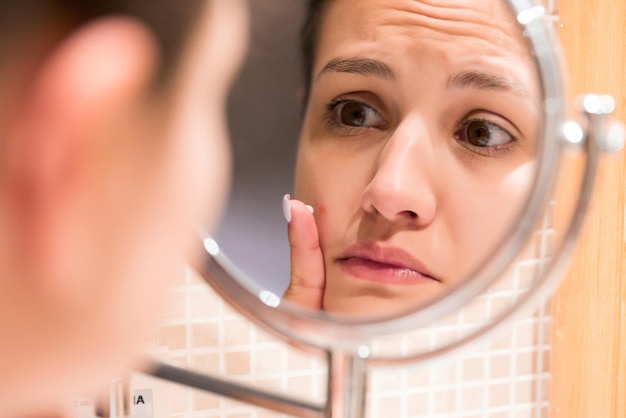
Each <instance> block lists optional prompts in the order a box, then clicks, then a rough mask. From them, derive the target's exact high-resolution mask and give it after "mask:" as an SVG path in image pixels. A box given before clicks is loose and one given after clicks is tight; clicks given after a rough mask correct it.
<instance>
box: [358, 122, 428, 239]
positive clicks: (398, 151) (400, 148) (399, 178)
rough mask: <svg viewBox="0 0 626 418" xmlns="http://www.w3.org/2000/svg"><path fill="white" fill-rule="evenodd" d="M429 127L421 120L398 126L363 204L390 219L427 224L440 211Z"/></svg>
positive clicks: (383, 151) (414, 224) (382, 156)
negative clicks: (428, 132)
mask: <svg viewBox="0 0 626 418" xmlns="http://www.w3.org/2000/svg"><path fill="white" fill-rule="evenodd" d="M428 138H429V135H428V134H427V130H426V129H424V127H423V126H421V125H420V124H419V123H412V124H410V123H406V124H404V125H399V126H398V128H397V129H396V131H395V132H394V133H393V135H392V137H391V138H390V139H389V141H388V142H387V144H386V145H385V147H384V148H383V150H382V152H381V155H380V157H379V159H378V164H377V167H376V169H375V172H374V176H373V178H372V180H371V181H370V183H369V184H368V185H367V187H366V188H365V190H364V191H363V196H362V200H361V207H362V208H363V210H365V211H366V212H367V213H374V214H379V215H380V216H382V217H384V218H386V219H387V220H389V221H393V222H401V223H404V224H406V225H407V226H410V227H424V226H427V225H428V224H430V223H431V222H432V220H433V219H434V217H435V213H436V211H437V199H436V195H435V190H434V183H433V180H435V175H434V172H433V170H434V169H435V167H436V165H435V164H434V163H435V157H434V150H433V147H432V145H431V143H430V141H429V139H428Z"/></svg>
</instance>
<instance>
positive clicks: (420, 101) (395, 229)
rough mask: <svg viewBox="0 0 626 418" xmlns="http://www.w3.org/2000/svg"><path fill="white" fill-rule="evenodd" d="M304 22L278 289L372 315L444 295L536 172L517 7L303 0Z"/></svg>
mask: <svg viewBox="0 0 626 418" xmlns="http://www.w3.org/2000/svg"><path fill="white" fill-rule="evenodd" d="M302 33H303V37H302V45H301V51H300V52H301V54H302V58H303V63H304V64H303V67H304V81H303V83H302V85H303V86H305V88H304V95H303V102H302V109H303V118H302V124H301V127H300V135H299V141H298V142H297V143H298V150H297V158H296V164H295V170H294V171H295V180H294V188H293V193H291V194H290V195H287V196H285V198H284V200H283V212H284V215H285V218H286V219H287V220H288V241H289V247H290V270H291V273H290V282H289V285H288V287H287V289H286V291H285V292H284V297H283V300H284V301H289V302H290V303H294V304H297V305H299V306H303V307H306V308H311V309H315V310H325V311H327V312H332V313H340V314H367V315H371V314H389V313H394V312H397V311H399V310H406V309H409V308H410V307H412V306H415V305H417V304H419V303H421V302H424V301H425V300H428V299H431V298H433V297H437V296H438V295H440V294H443V293H445V292H446V291H447V290H448V289H449V288H450V287H451V286H454V285H455V284H457V283H458V281H459V280H462V279H463V278H464V277H466V276H467V275H468V274H471V273H472V272H473V271H474V270H475V269H477V268H479V267H480V265H481V264H482V263H483V262H484V261H485V260H486V259H487V258H488V257H489V255H490V254H491V253H492V252H493V251H495V250H496V249H497V245H498V243H499V242H500V241H501V240H503V239H504V238H505V235H506V232H507V231H508V229H509V228H510V227H511V225H512V223H513V222H515V219H516V217H517V214H518V212H519V210H520V209H521V207H522V205H523V203H524V201H525V198H526V196H527V193H528V189H529V186H530V184H531V182H532V179H533V170H534V165H533V161H534V160H535V158H536V154H537V146H538V144H537V141H538V130H539V127H540V124H541V119H540V115H541V110H540V105H539V104H540V102H541V91H540V87H539V80H538V76H537V70H536V67H535V63H534V61H533V58H532V53H531V51H530V49H529V47H528V44H527V41H526V39H525V38H524V36H523V33H522V30H521V29H520V27H519V25H518V23H517V22H516V20H515V17H514V16H513V15H512V13H511V12H510V10H509V9H508V8H507V5H505V4H502V2H499V1H489V2H472V1H462V2H455V3H454V4H451V3H449V2H446V1H436V2H433V1H415V0H394V1H382V0H369V1H363V0H321V1H320V0H316V1H309V2H308V6H307V11H306V16H305V21H304V23H303V28H302ZM235 120H236V119H235ZM294 141H295V139H294ZM249 275H250V276H252V277H253V278H254V276H255V275H254V271H251V272H249Z"/></svg>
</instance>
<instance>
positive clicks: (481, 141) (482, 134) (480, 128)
mask: <svg viewBox="0 0 626 418" xmlns="http://www.w3.org/2000/svg"><path fill="white" fill-rule="evenodd" d="M490 139H491V130H490V129H489V126H487V124H486V123H485V122H484V121H482V120H476V121H474V122H470V123H469V124H468V125H467V141H468V142H469V143H470V144H472V145H475V146H477V147H487V146H489V140H490Z"/></svg>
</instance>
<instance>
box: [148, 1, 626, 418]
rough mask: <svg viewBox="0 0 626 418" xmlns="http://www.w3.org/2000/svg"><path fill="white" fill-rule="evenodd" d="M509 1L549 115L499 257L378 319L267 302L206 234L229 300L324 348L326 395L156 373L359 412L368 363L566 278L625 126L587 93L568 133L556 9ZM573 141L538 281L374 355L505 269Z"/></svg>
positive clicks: (206, 252)
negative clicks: (575, 189)
mask: <svg viewBox="0 0 626 418" xmlns="http://www.w3.org/2000/svg"><path fill="white" fill-rule="evenodd" d="M507 1H508V4H509V5H510V8H511V10H512V12H513V13H515V15H516V16H517V20H518V21H519V23H520V24H522V25H523V26H524V30H525V32H524V33H525V34H526V36H527V38H528V39H529V42H530V43H531V46H532V50H533V53H534V54H535V62H536V64H537V67H538V70H539V75H540V82H541V87H542V92H543V114H544V123H543V126H542V132H541V135H542V138H543V140H542V141H541V142H540V147H539V157H538V159H537V165H536V176H535V179H534V182H533V187H532V191H531V192H530V194H529V197H528V199H527V201H526V204H525V206H524V208H523V211H522V215H521V218H520V221H519V222H518V223H517V224H516V225H514V226H513V227H512V228H511V230H510V231H509V234H507V236H508V237H511V238H510V239H507V240H504V242H503V243H502V245H501V246H500V250H499V251H498V252H497V253H496V254H495V256H494V257H493V258H491V259H490V260H489V261H488V262H486V263H485V264H484V265H483V266H482V267H481V268H480V269H479V270H478V271H476V272H475V273H474V274H472V275H470V276H469V277H468V278H467V279H466V280H464V281H461V282H460V284H459V285H458V286H456V287H455V288H454V289H451V290H450V291H449V292H448V293H446V294H445V295H443V296H441V297H440V298H438V299H437V300H436V301H428V302H427V303H424V304H423V305H422V306H419V307H416V308H415V309H414V310H412V312H410V313H407V314H397V315H394V316H390V317H385V318H375V319H367V318H350V317H339V316H335V315H329V314H327V313H324V312H313V311H309V310H304V309H300V308H297V307H294V306H281V307H280V308H279V309H277V308H276V307H275V306H270V305H271V304H268V303H267V300H265V301H264V298H263V296H262V294H261V292H260V291H261V289H257V286H256V285H255V284H254V282H253V281H252V280H250V279H249V278H247V277H246V276H245V275H244V274H243V273H242V272H241V271H239V270H238V269H237V267H236V266H235V265H234V264H233V263H232V262H231V261H230V260H229V259H228V257H227V256H226V255H225V254H223V253H222V252H221V251H220V248H219V246H218V245H217V243H216V242H215V241H214V240H213V239H211V238H210V237H206V236H204V237H201V239H200V242H201V245H202V250H203V252H202V254H203V256H202V257H201V258H200V259H199V260H197V262H196V264H195V266H194V267H195V268H196V269H197V271H198V272H199V273H200V275H201V276H202V277H203V278H205V279H206V281H207V282H208V283H209V284H210V285H211V286H212V287H213V289H214V290H215V291H216V292H217V293H218V294H219V295H220V296H221V297H222V298H223V299H224V300H225V301H226V302H227V303H228V304H230V305H231V306H232V307H234V308H235V309H236V310H237V311H238V312H239V313H241V314H242V315H243V316H245V317H246V318H248V319H249V320H251V321H252V322H253V323H255V324H256V325H258V326H260V327H262V328H263V329H265V330H266V331H269V332H270V333H272V334H273V335H275V336H277V337H278V338H279V339H281V340H283V341H285V342H286V343H289V344H291V345H294V346H297V347H298V348H301V349H303V350H306V351H311V352H315V353H318V354H319V353H321V354H322V355H325V356H326V357H327V360H328V369H329V373H328V376H329V378H328V379H329V380H328V390H327V400H326V403H324V404H317V403H312V402H309V401H306V400H301V399H297V398H292V397H289V396H283V395H279V394H276V393H272V392H268V391H263V390H259V389H256V388H253V387H251V386H247V385H242V384H240V383H235V382H232V381H229V380H227V379H224V378H221V377H214V376H210V375H207V374H200V373H196V372H192V371H189V370H184V369H180V368H177V367H173V366H169V365H165V364H155V365H154V368H153V370H152V371H151V372H150V373H151V374H153V375H154V376H156V377H160V378H163V379H166V380H169V381H172V382H176V383H180V384H184V385H187V386H191V387H194V388H198V389H202V390H207V391H210V392H213V393H216V394H219V395H222V396H226V397H229V398H232V399H235V400H238V401H241V402H247V403H250V404H254V405H257V406H260V407H263V408H268V409H272V410H275V411H278V412H282V413H288V414H292V415H297V416H303V417H335V416H341V417H362V416H364V412H365V392H366V390H365V389H366V388H365V381H366V375H367V369H368V367H382V366H395V365H401V364H409V363H417V362H423V361H428V360H430V359H433V358H436V357H440V356H442V355H447V354H449V353H451V352H453V351H455V350H458V349H459V348H461V347H464V346H465V345H466V344H468V343H470V342H474V341H476V340H478V339H480V338H483V337H485V336H488V335H490V334H491V333H492V332H493V331H494V330H496V329H499V328H500V327H501V326H502V324H504V323H506V321H508V320H510V319H511V318H513V317H514V316H515V315H516V314H518V313H520V312H522V311H523V310H524V309H525V308H526V307H528V306H530V305H531V304H532V302H533V301H534V300H536V299H537V295H538V293H539V292H540V291H541V290H543V289H544V288H546V286H549V285H552V284H554V283H555V282H556V281H558V280H559V279H560V278H561V277H562V275H563V273H564V270H565V269H566V268H567V266H568V264H569V260H570V257H571V255H572V252H573V250H574V248H575V244H576V240H577V238H578V236H579V234H580V231H581V229H582V226H583V223H584V219H585V216H586V213H587V210H588V207H589V201H590V199H591V196H592V192H593V187H594V183H595V179H596V173H597V170H598V164H599V158H600V155H601V154H602V152H617V151H621V149H622V147H623V144H624V130H623V129H622V130H620V129H619V128H617V129H613V128H611V127H610V125H609V123H608V119H609V116H610V114H611V113H612V111H613V108H614V101H613V99H612V98H610V97H609V96H596V95H589V96H586V97H585V99H584V100H583V101H582V106H581V109H580V110H581V113H582V115H583V116H584V118H585V124H584V129H583V128H582V127H580V126H578V125H576V127H578V130H576V129H575V131H577V132H579V135H570V134H569V132H570V131H569V130H567V129H565V128H566V126H572V125H571V122H567V123H566V121H565V120H564V108H565V107H566V106H565V105H566V99H565V91H564V90H565V89H564V86H563V84H562V83H563V81H562V74H564V71H563V70H564V66H563V65H562V59H561V54H560V50H559V49H558V42H557V41H556V39H553V37H552V36H551V35H552V31H551V28H550V27H549V25H551V21H550V17H549V16H546V10H545V8H544V7H542V6H538V5H536V4H535V3H533V2H532V1H531V0H507ZM616 126H617V125H616ZM572 148H574V149H576V150H579V151H581V152H584V153H585V155H586V157H587V158H586V161H585V168H584V172H583V175H582V183H581V189H580V193H579V195H578V197H577V200H576V202H575V208H574V211H573V216H572V217H571V219H570V220H569V223H568V225H567V227H566V228H565V232H564V236H563V238H562V240H561V241H560V243H559V245H558V247H557V248H556V249H555V250H554V255H553V256H552V257H551V260H550V262H549V264H548V265H547V267H546V268H545V269H544V270H543V272H542V273H541V274H539V275H538V277H537V278H536V279H535V280H534V281H533V282H532V286H531V287H530V288H529V290H528V291H526V292H525V293H524V294H523V295H522V296H521V297H520V298H519V299H518V300H517V302H516V303H515V304H514V305H512V306H511V307H509V308H508V309H505V310H503V311H502V312H501V313H500V314H499V315H498V316H497V317H496V318H495V319H493V320H491V321H490V322H488V323H487V324H486V325H484V326H483V327H481V328H479V329H477V330H476V331H474V332H472V333H471V334H469V335H466V336H464V337H462V338H460V339H458V340H456V341H454V342H452V343H449V344H448V345H445V346H442V347H438V348H436V349H434V350H432V351H429V352H419V353H409V354H407V355H403V356H389V357H382V356H378V357H376V356H372V355H371V354H370V350H369V344H370V342H371V341H372V340H373V339H374V338H378V337H382V336H387V335H392V334H398V333H402V332H406V331H409V330H412V329H415V328H418V327H423V326H427V325H429V324H431V323H432V322H434V321H435V320H436V319H439V318H441V317H443V316H445V315H447V314H449V313H451V312H453V311H454V310H457V309H459V308H460V307H463V306H465V305H466V304H467V303H469V301H471V300H472V299H473V298H474V297H476V296H477V295H479V294H480V293H481V292H483V291H484V290H485V289H486V288H488V287H489V286H490V285H491V284H492V283H493V282H494V281H496V280H497V279H498V278H500V277H501V276H502V274H503V273H504V272H505V270H506V269H507V268H508V267H509V266H510V265H511V264H512V263H513V262H514V260H515V259H516V258H517V256H518V255H519V254H520V252H521V251H522V250H523V247H524V244H525V243H526V242H528V240H529V238H530V237H531V235H532V233H533V230H534V229H533V228H534V226H535V225H536V223H537V221H538V220H539V219H540V218H541V217H542V216H543V214H544V211H545V210H546V208H547V207H548V205H549V204H550V202H551V201H552V200H553V198H554V196H553V192H554V187H555V185H556V183H557V177H558V174H559V169H560V162H561V161H562V160H563V158H564V156H565V153H567V152H570V151H571V150H572Z"/></svg>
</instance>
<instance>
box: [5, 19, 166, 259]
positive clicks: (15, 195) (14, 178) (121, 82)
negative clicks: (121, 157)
mask: <svg viewBox="0 0 626 418" xmlns="http://www.w3.org/2000/svg"><path fill="white" fill-rule="evenodd" d="M156 51H157V49H156V43H155V40H154V37H153V35H152V34H151V32H150V31H149V30H148V29H147V28H146V27H145V26H144V25H143V24H142V23H140V22H138V21H135V20H132V19H130V18H126V17H108V18H103V19H100V20H97V21H94V22H92V23H89V24H87V25H85V26H83V27H81V28H79V29H77V30H76V31H75V32H73V33H72V34H70V35H69V36H68V37H67V38H65V39H64V40H63V41H62V42H61V43H60V44H59V45H57V46H56V48H55V49H54V50H53V51H52V52H51V53H50V54H49V56H48V58H47V59H46V60H45V61H44V62H43V64H42V65H41V66H40V68H39V69H37V71H36V73H35V78H34V79H33V80H32V82H31V83H30V85H29V86H27V88H25V89H22V90H21V91H23V92H24V93H23V94H22V96H21V97H20V98H19V103H16V104H15V105H16V110H14V111H15V113H14V115H16V116H15V117H14V118H12V121H11V122H10V126H9V130H8V132H7V133H8V136H7V137H5V138H3V139H4V140H6V144H5V145H6V147H5V148H4V150H5V151H6V152H5V155H4V156H3V157H2V159H4V163H5V164H6V165H5V169H6V171H5V173H6V174H7V175H6V177H5V180H6V181H7V182H6V183H5V184H6V185H7V186H8V187H7V189H8V196H7V204H8V205H9V212H8V215H9V216H11V217H12V218H13V221H12V232H13V233H14V236H13V238H15V239H14V240H13V243H14V244H15V245H16V246H17V247H18V248H15V250H16V251H18V254H20V255H21V256H26V257H35V258H39V257H42V256H43V258H45V256H44V254H45V252H46V251H48V250H49V249H50V248H49V247H51V246H54V245H55V236H54V234H55V231H60V230H62V228H63V227H62V226H60V225H55V222H56V223H58V221H59V214H60V213H61V212H62V211H63V210H64V209H65V207H64V206H65V204H66V203H67V200H68V199H72V198H74V196H73V195H74V194H76V193H81V190H83V189H84V188H86V187H89V184H86V182H85V181H84V180H85V179H84V178H83V177H81V176H82V175H83V174H84V172H85V169H86V165H87V164H88V163H89V158H88V157H89V155H90V153H91V152H93V147H94V144H93V141H96V140H98V139H101V137H102V135H100V134H99V132H98V130H102V129H103V127H104V126H106V121H107V120H108V118H110V114H111V112H116V111H117V112H119V109H120V108H124V107H128V103H129V102H131V101H134V100H137V97H139V93H140V92H142V91H143V89H144V88H145V87H146V85H147V84H148V83H149V82H150V81H151V78H152V74H153V71H154V67H155V62H156V58H157V56H156V55H157V54H156ZM120 140H123V138H120Z"/></svg>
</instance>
